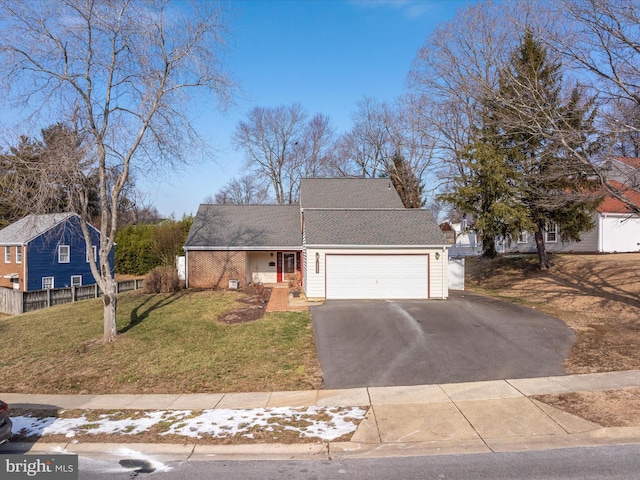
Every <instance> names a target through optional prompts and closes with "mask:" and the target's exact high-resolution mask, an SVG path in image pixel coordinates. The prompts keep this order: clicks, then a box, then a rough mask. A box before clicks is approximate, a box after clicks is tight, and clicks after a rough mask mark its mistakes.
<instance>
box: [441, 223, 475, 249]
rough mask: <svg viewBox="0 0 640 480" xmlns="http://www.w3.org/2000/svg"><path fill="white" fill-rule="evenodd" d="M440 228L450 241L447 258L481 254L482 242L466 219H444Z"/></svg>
mask: <svg viewBox="0 0 640 480" xmlns="http://www.w3.org/2000/svg"><path fill="white" fill-rule="evenodd" d="M440 230H442V232H443V233H444V234H445V236H446V237H447V239H448V240H449V241H450V243H451V245H450V246H449V258H455V257H469V256H474V255H480V254H482V243H481V242H480V241H479V238H478V236H477V235H476V233H475V232H474V231H472V230H471V229H470V228H469V223H468V219H466V218H463V219H461V221H460V222H450V221H445V222H443V223H441V224H440Z"/></svg>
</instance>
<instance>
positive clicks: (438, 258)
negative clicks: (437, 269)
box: [436, 252, 440, 260]
mask: <svg viewBox="0 0 640 480" xmlns="http://www.w3.org/2000/svg"><path fill="white" fill-rule="evenodd" d="M436 260H440V252H436Z"/></svg>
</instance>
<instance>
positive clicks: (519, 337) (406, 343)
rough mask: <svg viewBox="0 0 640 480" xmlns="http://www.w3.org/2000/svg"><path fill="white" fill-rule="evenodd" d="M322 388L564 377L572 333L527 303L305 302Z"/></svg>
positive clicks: (459, 298)
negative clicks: (310, 318) (312, 304)
mask: <svg viewBox="0 0 640 480" xmlns="http://www.w3.org/2000/svg"><path fill="white" fill-rule="evenodd" d="M311 314H312V318H313V327H314V330H315V339H316V347H317V350H318V357H319V359H320V365H321V367H322V371H323V378H324V384H323V388H324V389H337V388H353V387H373V386H394V385H429V384H439V383H459V382H475V381H483V380H501V379H507V378H531V377H542V376H550V375H564V374H565V369H564V365H563V362H564V360H565V358H566V357H567V356H568V354H569V351H570V349H571V347H572V346H573V344H574V342H575V335H574V333H573V331H572V330H570V329H569V328H568V327H567V326H566V325H565V324H564V323H563V322H562V321H560V320H558V319H555V318H551V317H549V316H546V315H543V314H542V313H539V312H537V311H535V310H532V309H530V308H526V307H522V306H519V305H514V304H511V303H507V302H503V301H500V300H495V299H492V298H488V297H483V296H480V295H475V294H469V293H459V292H454V293H453V295H451V296H450V298H449V299H448V300H329V301H326V302H325V303H324V305H321V306H317V307H312V308H311Z"/></svg>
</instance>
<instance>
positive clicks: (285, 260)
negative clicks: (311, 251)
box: [276, 252, 300, 283]
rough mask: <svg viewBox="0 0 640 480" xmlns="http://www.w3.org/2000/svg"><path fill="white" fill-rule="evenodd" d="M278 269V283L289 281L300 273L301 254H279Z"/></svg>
mask: <svg viewBox="0 0 640 480" xmlns="http://www.w3.org/2000/svg"><path fill="white" fill-rule="evenodd" d="M276 269H277V270H276V271H277V281H278V283H281V282H282V281H283V280H289V278H291V276H292V275H294V274H295V273H296V272H299V271H300V252H277V253H276Z"/></svg>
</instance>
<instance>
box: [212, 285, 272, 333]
mask: <svg viewBox="0 0 640 480" xmlns="http://www.w3.org/2000/svg"><path fill="white" fill-rule="evenodd" d="M243 293H246V296H245V297H243V298H242V299H240V300H239V302H240V303H242V304H245V305H246V306H245V307H243V308H240V309H238V310H234V311H232V312H229V313H226V314H224V315H222V316H220V318H219V319H218V320H219V321H220V322H222V323H226V324H228V325H230V324H234V323H247V322H253V321H255V320H259V319H261V318H262V317H263V316H264V314H265V311H266V308H267V303H269V298H271V288H267V287H264V286H260V285H249V286H248V287H247V288H246V289H244V290H243Z"/></svg>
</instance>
